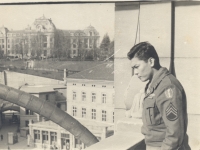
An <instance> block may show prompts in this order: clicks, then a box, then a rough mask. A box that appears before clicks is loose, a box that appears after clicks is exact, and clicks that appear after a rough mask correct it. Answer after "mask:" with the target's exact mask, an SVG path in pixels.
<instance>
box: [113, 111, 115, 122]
mask: <svg viewBox="0 0 200 150" xmlns="http://www.w3.org/2000/svg"><path fill="white" fill-rule="evenodd" d="M114 122H115V113H114V112H113V123H114Z"/></svg>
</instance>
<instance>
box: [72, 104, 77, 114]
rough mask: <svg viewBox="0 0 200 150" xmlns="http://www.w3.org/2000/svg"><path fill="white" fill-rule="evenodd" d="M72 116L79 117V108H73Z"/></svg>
mask: <svg viewBox="0 0 200 150" xmlns="http://www.w3.org/2000/svg"><path fill="white" fill-rule="evenodd" d="M72 115H73V116H76V115H77V108H76V107H75V106H73V109H72Z"/></svg>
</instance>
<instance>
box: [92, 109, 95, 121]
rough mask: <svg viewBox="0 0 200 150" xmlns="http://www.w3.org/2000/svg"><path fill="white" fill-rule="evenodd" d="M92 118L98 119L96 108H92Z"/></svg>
mask: <svg viewBox="0 0 200 150" xmlns="http://www.w3.org/2000/svg"><path fill="white" fill-rule="evenodd" d="M92 119H94V120H95V119H96V109H92Z"/></svg>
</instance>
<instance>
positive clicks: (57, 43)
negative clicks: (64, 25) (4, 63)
mask: <svg viewBox="0 0 200 150" xmlns="http://www.w3.org/2000/svg"><path fill="white" fill-rule="evenodd" d="M61 40H62V41H61ZM98 46H99V33H98V32H97V30H96V29H95V28H94V27H93V26H91V25H90V26H89V27H87V28H85V29H84V30H60V29H57V28H56V26H55V25H54V23H53V22H52V20H51V19H48V18H46V17H45V16H44V15H43V16H42V17H40V18H37V19H35V21H34V23H33V24H32V25H31V26H29V25H28V26H27V28H25V29H24V30H8V29H7V28H6V27H4V26H3V27H1V28H0V54H1V55H2V56H5V55H6V56H8V55H11V56H12V55H18V56H21V57H23V56H26V55H27V56H42V57H51V56H55V55H57V54H56V52H58V51H60V52H59V53H62V54H65V55H70V57H77V56H80V55H81V52H82V51H83V50H91V49H93V48H95V47H98Z"/></svg>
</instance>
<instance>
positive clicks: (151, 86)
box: [145, 67, 170, 97]
mask: <svg viewBox="0 0 200 150" xmlns="http://www.w3.org/2000/svg"><path fill="white" fill-rule="evenodd" d="M169 74H170V72H169V71H168V69H167V68H164V67H161V68H160V69H159V70H158V72H157V73H156V74H155V75H154V77H153V79H152V81H151V82H148V83H147V85H146V88H145V89H146V96H145V97H148V96H149V95H150V94H151V93H153V92H154V90H155V89H156V88H157V87H158V85H159V84H160V82H161V81H162V80H163V79H164V77H165V76H167V75H169Z"/></svg>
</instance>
